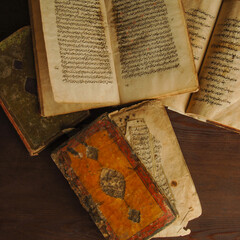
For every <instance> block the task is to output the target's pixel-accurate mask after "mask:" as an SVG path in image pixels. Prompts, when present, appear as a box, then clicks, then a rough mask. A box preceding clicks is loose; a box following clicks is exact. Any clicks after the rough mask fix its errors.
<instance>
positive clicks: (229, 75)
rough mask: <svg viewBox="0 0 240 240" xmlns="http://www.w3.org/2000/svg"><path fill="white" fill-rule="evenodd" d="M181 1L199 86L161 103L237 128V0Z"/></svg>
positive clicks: (239, 33) (239, 74) (239, 97)
mask: <svg viewBox="0 0 240 240" xmlns="http://www.w3.org/2000/svg"><path fill="white" fill-rule="evenodd" d="M183 4H184V6H185V5H186V18H187V22H188V27H189V33H190V39H191V41H192V45H193V51H194V55H195V62H196V66H197V69H198V70H199V82H200V90H199V92H198V93H194V94H191V95H190V94H189V95H186V94H184V95H182V96H177V97H172V98H169V99H167V100H164V104H165V105H167V106H168V107H169V108H170V109H172V110H176V111H178V112H180V113H183V114H186V115H188V116H192V117H195V118H197V119H199V120H202V121H207V122H211V123H214V124H216V125H218V126H222V127H225V128H228V129H232V130H234V131H238V132H239V130H240V122H239V117H240V110H239V106H240V68H239V66H240V15H239V12H240V1H238V0H237V1H235V0H223V1H207V0H201V1H197V0H195V1H191V3H190V2H189V1H187V0H183ZM212 28H213V30H211V29H212ZM207 45H208V46H207ZM206 46H207V47H206ZM203 56H204V57H203ZM200 66H201V67H200Z"/></svg>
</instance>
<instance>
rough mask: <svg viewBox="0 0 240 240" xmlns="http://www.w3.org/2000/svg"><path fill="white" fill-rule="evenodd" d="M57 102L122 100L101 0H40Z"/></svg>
mask: <svg viewBox="0 0 240 240" xmlns="http://www.w3.org/2000/svg"><path fill="white" fill-rule="evenodd" d="M40 9H41V13H42V25H43V33H44V40H45V46H46V52H47V59H48V69H49V75H50V81H51V85H52V89H53V94H54V99H55V101H56V102H67V103H79V102H80V103H111V104H118V103H119V94H118V86H117V81H116V77H115V73H114V67H113V66H112V65H111V61H110V60H109V58H110V55H111V54H110V50H109V49H108V46H107V44H106V38H105V32H104V27H103V24H102V15H101V10H100V2H99V0H88V1H78V0H71V1H68V0H40Z"/></svg>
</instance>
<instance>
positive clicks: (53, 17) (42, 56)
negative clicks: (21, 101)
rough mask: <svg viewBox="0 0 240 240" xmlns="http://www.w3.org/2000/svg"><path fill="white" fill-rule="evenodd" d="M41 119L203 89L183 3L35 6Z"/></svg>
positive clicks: (42, 0)
mask: <svg viewBox="0 0 240 240" xmlns="http://www.w3.org/2000/svg"><path fill="white" fill-rule="evenodd" d="M29 3H30V4H29V5H30V9H31V18H32V26H33V32H34V48H35V58H36V63H37V64H36V68H37V78H38V86H39V96H40V104H41V113H42V115H44V116H49V115H57V114H63V113H67V112H73V111H79V110H83V109H90V108H96V107H102V106H109V105H118V104H122V103H130V102H134V101H139V100H144V99H152V98H163V97H167V96H171V95H176V94H181V93H187V92H194V91H197V90H198V79H197V73H196V70H195V65H194V61H193V56H192V50H191V45H190V41H189V37H188V33H187V27H186V23H185V19H184V12H183V8H182V3H181V1H180V0H175V1H172V0H164V1H163V0H157V1H154V2H152V1H146V0H139V1H138V2H137V4H136V2H135V1H129V0H121V1H116V0H111V1H106V0H89V1H78V0H72V1H65V0H61V1H60V0H30V1H29Z"/></svg>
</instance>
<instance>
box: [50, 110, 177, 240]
mask: <svg viewBox="0 0 240 240" xmlns="http://www.w3.org/2000/svg"><path fill="white" fill-rule="evenodd" d="M52 158H53V160H54V162H55V163H56V164H57V166H58V167H59V169H60V170H61V171H62V173H63V175H64V177H65V178H66V179H67V180H68V182H69V184H70V186H71V187H72V189H73V190H74V191H75V193H76V194H77V196H78V198H79V200H80V202H81V204H82V205H83V207H84V208H85V209H86V210H87V211H88V212H89V214H90V215H91V217H92V219H93V220H94V222H95V223H96V225H97V226H98V228H99V229H100V231H101V232H102V234H103V235H104V237H105V238H106V239H114V240H117V239H119V240H135V239H148V238H149V237H151V236H153V235H154V234H156V233H157V232H159V231H160V230H162V229H164V228H165V227H167V226H168V225H169V224H171V223H172V222H173V221H174V219H175V217H176V216H175V215H176V213H175V210H173V209H172V208H171V207H170V203H169V201H168V200H167V198H166V197H165V195H164V194H163V193H162V191H161V190H160V188H158V186H157V184H156V182H155V181H154V180H153V178H152V177H151V175H150V174H149V173H148V171H147V170H146V168H145V167H144V165H143V164H142V163H141V162H140V160H139V159H138V157H137V156H136V155H135V153H134V152H133V150H132V148H131V147H130V146H129V144H128V143H127V141H126V140H125V138H124V137H123V136H122V135H121V132H120V130H119V128H118V127H117V126H116V125H115V124H114V123H113V122H112V121H111V120H110V118H109V117H108V116H107V115H106V114H105V115H103V116H101V117H100V118H98V119H97V120H96V121H95V122H93V123H92V124H91V125H90V126H89V127H87V128H86V129H85V130H83V131H82V132H80V133H78V134H76V135H75V136H74V137H72V138H71V139H70V140H68V141H67V142H65V143H64V144H63V145H62V146H60V147H59V148H58V149H57V150H55V152H54V153H53V154H52Z"/></svg>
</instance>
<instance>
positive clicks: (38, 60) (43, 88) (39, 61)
mask: <svg viewBox="0 0 240 240" xmlns="http://www.w3.org/2000/svg"><path fill="white" fill-rule="evenodd" d="M29 9H30V16H31V22H32V30H33V31H32V33H33V42H34V44H33V45H34V56H35V65H36V75H37V81H38V98H39V102H40V109H41V115H42V116H45V117H49V116H55V115H59V114H66V113H71V112H76V111H81V110H86V109H90V108H94V107H102V106H106V104H97V103H96V104H82V103H75V104H71V103H57V102H55V100H54V97H53V92H52V86H51V82H50V77H49V71H48V64H47V56H46V48H45V43H44V37H43V32H42V21H41V13H40V6H39V1H38V0H29Z"/></svg>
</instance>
